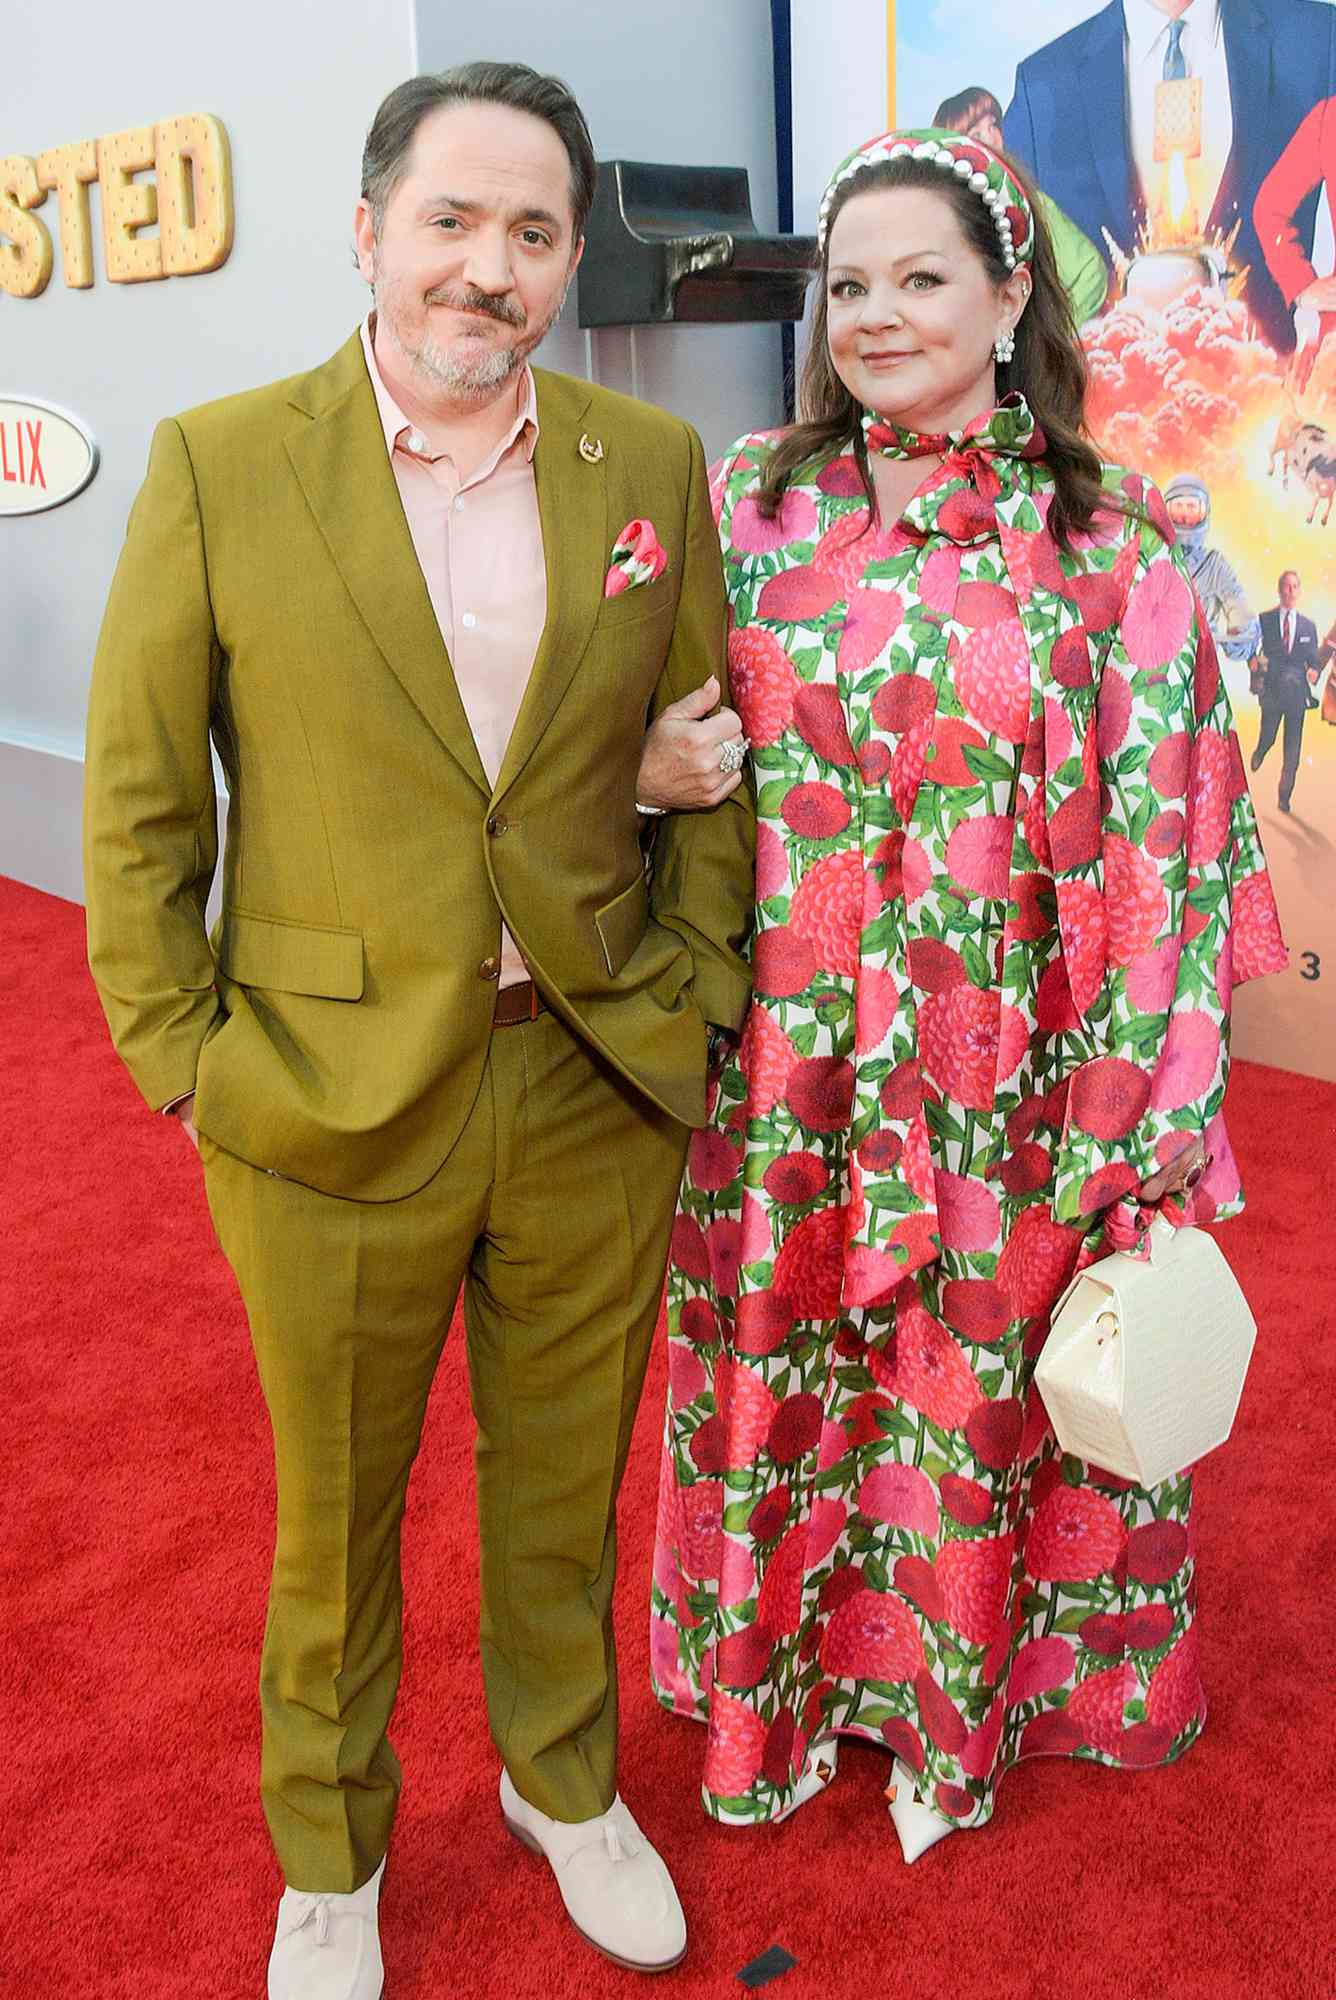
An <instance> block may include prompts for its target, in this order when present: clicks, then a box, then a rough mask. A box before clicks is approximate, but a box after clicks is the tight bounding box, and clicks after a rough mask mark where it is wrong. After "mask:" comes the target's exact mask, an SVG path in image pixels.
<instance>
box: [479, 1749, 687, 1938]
mask: <svg viewBox="0 0 1336 2000" xmlns="http://www.w3.org/2000/svg"><path fill="white" fill-rule="evenodd" d="M501 1816H502V1818H503V1819H504V1820H505V1823H506V1825H507V1827H508V1828H509V1830H510V1832H511V1833H513V1834H514V1836H515V1838H516V1840H520V1841H523V1843H524V1845H525V1846H526V1847H529V1848H532V1849H533V1851H534V1853H535V1854H541V1855H542V1856H543V1857H544V1859H545V1860H546V1861H547V1862H548V1864H549V1866H550V1867H551V1870H552V1873H553V1874H554V1875H555V1876H556V1878H557V1887H558V1889H560V1891H561V1900H562V1902H563V1903H564V1904H565V1905H566V1914H567V1916H568V1917H569V1918H570V1920H571V1922H572V1923H573V1924H574V1925H575V1928H576V1930H578V1931H579V1933H580V1935H581V1937H582V1938H583V1939H584V1940H585V1942H586V1944H592V1945H593V1947H594V1949H595V1950H596V1951H601V1952H602V1953H603V1955H604V1957H605V1958H610V1959H611V1960H612V1962H613V1964H614V1965H620V1966H622V1967H624V1968H625V1970H626V1971H628V1972H667V1971H669V1970H670V1969H671V1968H672V1967H673V1966H674V1965H680V1964H681V1963H682V1960H683V1959H684V1958H685V1956H686V1949H687V1922H686V1918H685V1917H684V1916H683V1914H682V1905H681V1904H680V1903H679V1901H678V1900H677V1891H676V1889H675V1888H674V1887H673V1878H672V1876H671V1875H670V1874H669V1873H668V1870H667V1868H666V1867H665V1866H664V1864H663V1862H662V1860H661V1859H660V1858H659V1856H658V1855H657V1854H656V1853H655V1851H654V1849H653V1848H652V1847H651V1846H650V1844H649V1842H648V1841H647V1840H646V1838H645V1836H644V1834H643V1833H642V1832H641V1831H640V1828H639V1827H638V1826H637V1825H636V1823H635V1821H634V1819H632V1817H631V1814H630V1812H629V1811H628V1809H627V1808H626V1806H624V1805H623V1804H622V1801H621V1799H620V1797H618V1798H615V1799H614V1800H613V1802H612V1804H611V1806H610V1807H609V1809H608V1811H607V1812H605V1813H600V1814H599V1815H598V1817H597V1819H586V1820H580V1821H578V1822H577V1823H575V1824H571V1823H570V1822H569V1821H567V1820H560V1819H549V1818H548V1816H547V1814H546V1813H541V1812H539V1810H538V1808H537V1807H536V1806H531V1805H530V1804H529V1803H528V1802H527V1800H525V1799H522V1798H521V1797H520V1795H519V1793H518V1792H517V1791H516V1790H515V1787H514V1785H513V1784H512V1783H511V1782H510V1773H509V1772H508V1771H504V1770H503V1771H502V1773H501Z"/></svg>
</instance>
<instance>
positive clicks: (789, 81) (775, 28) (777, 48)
mask: <svg viewBox="0 0 1336 2000" xmlns="http://www.w3.org/2000/svg"><path fill="white" fill-rule="evenodd" d="M770 53H771V67H772V69H773V71H774V78H775V186H776V190H777V192H778V197H779V199H778V203H777V207H778V210H779V227H780V230H781V233H782V234H784V235H785V236H788V235H790V234H791V233H792V230H793V7H792V0H770ZM779 346H780V374H781V380H782V387H783V396H784V421H785V423H786V424H791V423H792V422H793V412H794V400H795V395H796V388H795V382H794V377H795V375H796V373H797V362H796V343H795V339H794V332H793V326H792V323H791V322H788V323H786V324H785V325H784V326H782V327H781V328H780V330H779Z"/></svg>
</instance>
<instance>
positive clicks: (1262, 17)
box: [1002, 0, 1336, 352]
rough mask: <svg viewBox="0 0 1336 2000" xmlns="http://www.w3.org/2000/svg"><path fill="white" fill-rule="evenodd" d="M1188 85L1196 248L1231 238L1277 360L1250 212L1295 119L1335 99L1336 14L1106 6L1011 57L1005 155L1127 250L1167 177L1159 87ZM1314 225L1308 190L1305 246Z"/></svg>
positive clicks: (1276, 334)
mask: <svg viewBox="0 0 1336 2000" xmlns="http://www.w3.org/2000/svg"><path fill="white" fill-rule="evenodd" d="M1194 79H1195V80H1196V82H1197V83H1198V84H1199V86H1200V88H1199V90H1198V91H1197V92H1195V93H1194V95H1195V96H1196V97H1197V99H1198V102H1199V112H1198V115H1197V117H1196V119H1195V121H1191V129H1190V130H1189V132H1188V133H1187V134H1186V135H1185V136H1186V137H1187V138H1188V140H1189V145H1188V147H1187V148H1185V149H1184V160H1183V165H1184V170H1185V179H1186V184H1187V195H1188V199H1189V200H1190V201H1191V203H1192V206H1193V208H1194V209H1195V211H1196V218H1197V223H1198V225H1199V227H1200V228H1201V230H1202V232H1203V238H1204V240H1205V241H1206V242H1208V243H1209V242H1211V241H1212V240H1214V241H1216V242H1224V241H1227V240H1228V239H1229V238H1230V237H1231V236H1232V238H1233V241H1232V249H1231V253H1230V254H1231V261H1232V263H1233V265H1234V266H1235V268H1237V269H1239V270H1244V269H1246V272H1247V278H1246V285H1245V291H1244V296H1245V298H1246V300H1247V304H1248V307H1249V309H1250V311H1251V312H1252V314H1253V317H1254V319H1255V320H1256V321H1257V323H1258V325H1259V326H1260V327H1261V328H1262V329H1263V330H1264V331H1265V332H1266V334H1267V336H1268V338H1269V339H1270V341H1271V343H1272V344H1273V346H1275V347H1276V348H1278V349H1279V350H1280V351H1281V352H1286V351H1288V350H1289V349H1292V348H1293V347H1294V345H1295V327H1294V321H1293V316H1292V310H1291V307H1290V305H1289V303H1288V302H1287V300H1286V299H1285V298H1284V297H1283V296H1282V294H1281V292H1280V291H1279V290H1278V289H1277V286H1276V283H1275V280H1274V279H1273V278H1272V276H1271V274H1270V271H1269V270H1268V268H1267V262H1266V258H1265V256H1264V254H1263V248H1262V245H1261V244H1260V243H1259V242H1258V239H1257V232H1256V228H1255V225H1254V220H1253V209H1254V206H1255V204H1256V201H1257V195H1258V192H1259V190H1260V188H1261V185H1262V182H1263V181H1264V180H1265V178H1266V176H1267V174H1268V173H1269V172H1270V170H1271V168H1272V167H1273V166H1274V164H1275V162H1276V160H1277V159H1278V158H1279V157H1280V155H1281V153H1282V152H1283V151H1284V149H1285V147H1286V145H1287V144H1288V143H1289V141H1290V139H1291V138H1292V137H1293V135H1294V133H1295V131H1296V130H1297V129H1298V127H1299V125H1300V124H1301V123H1302V122H1303V120H1304V119H1305V118H1306V117H1307V115H1308V113H1309V112H1310V111H1311V110H1312V109H1313V107H1314V106H1315V105H1316V104H1318V103H1320V102H1321V101H1322V100H1323V99H1324V98H1328V97H1331V96H1332V95H1333V94H1334V93H1336V9H1333V8H1332V7H1331V6H1330V5H1328V4H1323V0H1265V4H1263V0H1110V4H1109V5H1108V6H1105V7H1101V8H1100V9H1099V11H1098V12H1097V13H1092V14H1091V15H1090V17H1089V19H1087V20H1083V21H1078V22H1077V24H1076V25H1075V26H1074V27H1072V28H1069V29H1068V30H1067V32H1066V33H1065V34H1060V35H1058V36H1056V37H1055V39H1054V40H1052V41H1049V42H1046V43H1045V44H1044V45H1043V47H1041V48H1037V49H1036V50H1035V51H1034V53H1033V54H1032V55H1027V56H1025V57H1024V58H1023V59H1022V61H1021V62H1020V63H1018V65H1017V68H1016V84H1015V92H1014V95H1013V96H1012V99H1011V103H1010V106H1009V108H1008V110H1007V112H1006V116H1005V119H1004V122H1003V128H1002V129H1003V137H1004V139H1005V141H1006V146H1007V150H1008V152H1010V153H1013V154H1014V155H1015V157H1016V158H1017V159H1018V160H1020V161H1022V162H1023V163H1024V165H1026V166H1027V167H1029V169H1030V171H1031V173H1032V174H1033V175H1034V176H1035V178H1036V179H1037V180H1038V182H1039V184H1040V186H1041V187H1042V188H1043V189H1044V191H1045V193H1046V194H1048V195H1049V196H1050V197H1051V198H1052V200H1054V201H1056V202H1057V203H1058V205H1059V207H1060V208H1062V209H1064V210H1065V211H1066V212H1067V214H1068V215H1070V216H1071V218H1072V220H1073V221H1074V222H1075V223H1076V224H1077V225H1078V226H1079V227H1080V228H1081V229H1083V230H1084V231H1085V233H1086V235H1087V236H1089V237H1091V238H1092V239H1093V240H1094V241H1095V242H1097V243H1104V244H1106V245H1107V244H1108V243H1109V242H1110V239H1111V240H1112V243H1113V244H1114V245H1116V246H1117V247H1118V249H1120V250H1121V251H1123V252H1124V253H1126V254H1128V255H1129V256H1130V255H1132V254H1133V253H1134V252H1135V250H1136V249H1137V248H1138V247H1139V245H1140V244H1141V243H1142V242H1143V241H1144V232H1145V231H1146V228H1147V226H1148V224H1149V225H1151V227H1152V228H1153V226H1154V217H1155V207H1156V203H1157V199H1158V198H1159V197H1160V195H1161V191H1162V189H1163V188H1164V187H1165V184H1166V182H1167V179H1168V176H1167V174H1166V171H1165V170H1166V169H1167V168H1168V167H1169V164H1170V161H1169V160H1168V159H1166V158H1164V157H1163V155H1164V153H1165V152H1166V150H1168V151H1170V153H1171V154H1172V149H1171V148H1169V149H1167V148H1166V147H1165V145H1164V141H1163V133H1162V131H1161V132H1159V133H1157V89H1158V86H1159V85H1160V84H1162V83H1165V82H1175V81H1181V82H1184V83H1189V82H1190V81H1191V80H1194ZM1181 95H1182V96H1183V97H1184V98H1186V96H1187V93H1186V92H1185V93H1181ZM1160 122H1161V124H1162V120H1161V121H1160ZM1157 139H1158V140H1159V143H1158V144H1157ZM1317 219H1318V191H1317V189H1316V188H1315V189H1313V190H1312V191H1311V192H1310V193H1309V194H1308V196H1307V198H1306V200H1305V201H1304V203H1303V204H1302V206H1301V208H1300V210H1299V212H1298V214H1297V215H1296V216H1295V218H1294V227H1295V228H1296V230H1297V231H1298V233H1299V235H1300V237H1301V238H1303V239H1305V240H1306V241H1308V242H1309V243H1311V242H1312V240H1313V235H1314V230H1315V226H1316V224H1317Z"/></svg>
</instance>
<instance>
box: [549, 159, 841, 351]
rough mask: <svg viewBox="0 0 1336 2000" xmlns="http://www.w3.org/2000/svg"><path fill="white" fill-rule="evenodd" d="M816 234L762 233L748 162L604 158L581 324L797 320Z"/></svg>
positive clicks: (582, 284) (583, 269)
mask: <svg viewBox="0 0 1336 2000" xmlns="http://www.w3.org/2000/svg"><path fill="white" fill-rule="evenodd" d="M815 263H816V238H815V237H814V236H791V235H788V234H785V235H778V236H762V235H761V233H760V231H759V230H758V229H757V227H756V224H755V222H754V221H753V220H752V212H751V194H750V191H749V187H748V181H747V170H746V168H745V167H673V166H661V165H654V164H651V163H649V162H647V161H644V160H600V162H599V168H598V192H597V194H596V195H595V197H594V206H593V210H592V212H591V214H590V217H589V221H588V224H587V225H586V228H585V253H584V257H583V259H582V260H581V263H580V274H579V317H580V325H581V326H586V327H592V326H651V325H656V324H660V323H662V322H664V321H679V322H681V321H694V322H704V323H713V324H715V325H719V324H723V323H731V322H738V321H751V320H796V319H801V318H802V314H803V302H804V299H805V296H806V291H807V283H808V279H809V276H810V274H811V271H812V268H813V266H814V265H815Z"/></svg>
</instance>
